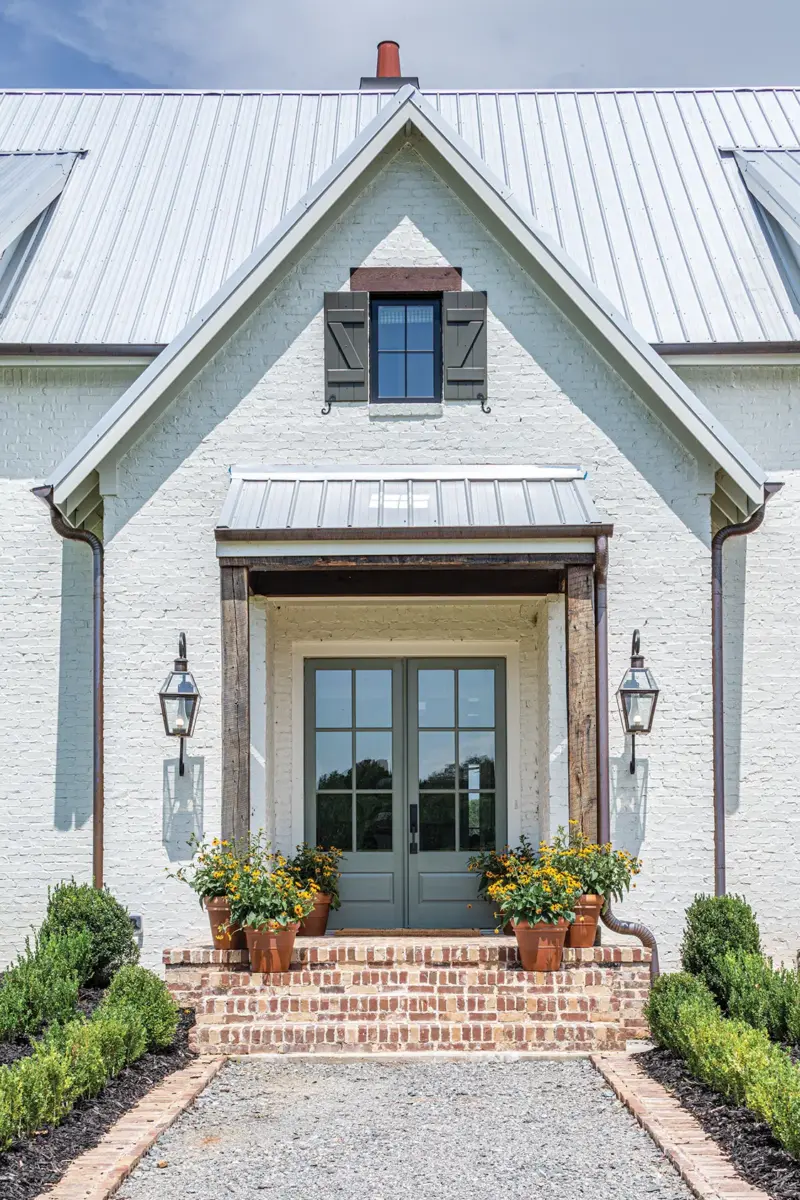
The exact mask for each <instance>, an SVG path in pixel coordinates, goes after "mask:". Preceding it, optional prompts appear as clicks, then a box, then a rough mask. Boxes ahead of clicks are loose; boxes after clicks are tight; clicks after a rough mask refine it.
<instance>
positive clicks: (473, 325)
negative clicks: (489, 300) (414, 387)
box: [442, 292, 489, 400]
mask: <svg viewBox="0 0 800 1200" xmlns="http://www.w3.org/2000/svg"><path fill="white" fill-rule="evenodd" d="M487 375H488V372H487V362H486V293H485V292H445V293H444V295H443V296H442V384H443V386H442V392H443V396H444V399H445V400H485V399H488V396H489V391H488V386H487V383H488V379H487Z"/></svg>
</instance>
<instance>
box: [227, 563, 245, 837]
mask: <svg viewBox="0 0 800 1200" xmlns="http://www.w3.org/2000/svg"><path fill="white" fill-rule="evenodd" d="M220 596H221V609H222V823H221V824H222V836H223V837H224V838H230V839H231V840H233V839H239V838H245V837H247V834H248V833H249V831H250V615H249V611H248V599H247V597H248V579H247V567H241V566H228V565H227V564H226V563H225V562H222V563H220Z"/></svg>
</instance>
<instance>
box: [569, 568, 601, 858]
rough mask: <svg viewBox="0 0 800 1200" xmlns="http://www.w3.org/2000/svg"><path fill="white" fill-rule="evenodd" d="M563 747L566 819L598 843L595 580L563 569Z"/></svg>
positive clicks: (589, 572) (588, 573)
mask: <svg viewBox="0 0 800 1200" xmlns="http://www.w3.org/2000/svg"><path fill="white" fill-rule="evenodd" d="M566 576H567V580H566V606H567V620H566V625H567V746H568V755H569V817H570V820H571V821H578V822H579V823H580V826H581V829H582V830H583V832H584V833H585V835H586V836H587V837H588V838H590V839H591V840H592V841H596V839H597V691H596V686H595V671H596V664H595V639H594V576H593V568H592V567H590V566H573V567H567V571H566Z"/></svg>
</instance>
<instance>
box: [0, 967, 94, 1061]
mask: <svg viewBox="0 0 800 1200" xmlns="http://www.w3.org/2000/svg"><path fill="white" fill-rule="evenodd" d="M0 981H2V976H1V975H0ZM102 999H103V988H81V990H80V991H79V992H78V1004H77V1010H78V1012H80V1013H83V1015H84V1016H85V1017H90V1016H91V1015H92V1013H93V1012H94V1010H95V1009H96V1008H97V1006H98V1004H99V1003H100V1001H101V1000H102ZM37 1036H38V1035H37ZM31 1049H32V1048H31V1044H30V1042H29V1041H28V1039H27V1038H20V1039H19V1041H16V1042H0V1067H10V1066H11V1064H12V1063H15V1062H18V1061H19V1059H21V1058H27V1057H28V1055H29V1054H30V1053H31Z"/></svg>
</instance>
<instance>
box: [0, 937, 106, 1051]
mask: <svg viewBox="0 0 800 1200" xmlns="http://www.w3.org/2000/svg"><path fill="white" fill-rule="evenodd" d="M89 956H90V937H89V934H88V933H86V932H85V931H83V930H70V931H69V932H68V933H66V934H64V935H63V936H59V937H44V938H42V937H41V936H40V937H39V938H38V939H37V940H36V941H35V942H34V945H33V948H31V944H30V941H28V940H26V942H25V951H24V953H23V954H20V955H19V957H18V958H17V961H16V963H15V965H14V966H13V967H10V968H9V970H8V971H6V973H5V975H4V976H3V981H2V984H0V1042H7V1041H12V1040H14V1039H17V1038H26V1037H31V1036H32V1035H33V1034H36V1033H38V1032H39V1030H40V1029H41V1028H42V1027H43V1026H44V1025H48V1024H49V1023H50V1022H51V1021H65V1020H67V1019H68V1018H69V1017H71V1016H72V1014H73V1013H74V1011H75V1005H76V1003H77V1000H78V989H79V987H80V985H81V982H82V980H83V978H84V976H85V975H86V971H87V966H88V962H89Z"/></svg>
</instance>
